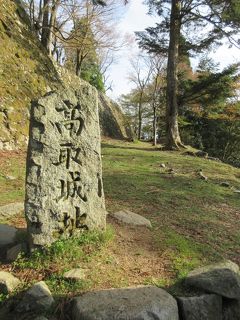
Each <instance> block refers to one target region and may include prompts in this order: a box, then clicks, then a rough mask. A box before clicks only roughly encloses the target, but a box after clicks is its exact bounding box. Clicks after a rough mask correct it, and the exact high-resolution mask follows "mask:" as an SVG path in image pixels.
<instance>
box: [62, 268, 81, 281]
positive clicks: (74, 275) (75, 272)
mask: <svg viewBox="0 0 240 320" xmlns="http://www.w3.org/2000/svg"><path fill="white" fill-rule="evenodd" d="M63 278H66V279H69V280H75V281H77V280H83V279H85V272H84V270H83V269H80V268H76V269H72V270H69V271H67V272H65V273H64V275H63Z"/></svg>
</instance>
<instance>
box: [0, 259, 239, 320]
mask: <svg viewBox="0 0 240 320" xmlns="http://www.w3.org/2000/svg"><path fill="white" fill-rule="evenodd" d="M70 271H71V270H70ZM70 271H69V272H70ZM75 271H76V270H74V272H75ZM80 278H81V277H80ZM75 281H78V280H77V278H76V279H75ZM19 286H21V282H20V280H18V279H17V278H16V277H14V276H13V275H12V274H10V273H8V272H0V293H4V294H6V293H7V292H8V293H11V292H13V291H14V290H16V288H18V287H19ZM183 286H184V288H185V289H186V292H188V293H189V292H194V294H192V295H191V296H189V294H188V296H181V297H179V296H172V295H171V294H169V293H168V292H167V291H166V290H164V289H160V288H157V287H155V286H139V287H129V288H121V289H109V290H100V291H93V292H87V293H85V294H83V295H81V296H79V297H75V298H73V299H72V300H71V301H70V303H68V305H67V307H66V311H65V314H66V319H72V320H83V319H84V320H85V319H86V320H113V319H114V320H125V319H126V320H130V319H131V320H180V319H181V320H239V319H240V276H239V267H238V266H237V265H236V264H235V263H233V262H231V261H226V262H223V263H219V264H215V265H210V266H207V267H204V268H199V269H195V270H193V271H192V272H190V273H189V275H188V276H187V277H186V279H185V280H184V281H183ZM19 296H20V298H19ZM19 296H18V299H17V301H13V303H12V305H11V306H10V307H9V310H7V309H6V307H5V310H4V311H5V313H4V319H33V320H37V319H45V320H47V319H55V318H52V317H48V316H47V314H48V310H50V309H51V308H52V307H53V306H54V304H55V303H56V301H55V298H54V297H53V296H52V294H51V292H50V290H49V288H48V287H47V285H46V283H45V282H44V281H40V282H38V283H35V284H34V285H33V286H32V287H31V288H30V289H28V290H27V291H26V292H23V293H21V294H20V295H19ZM63 310H64V309H63ZM2 314H3V312H2V310H1V309H0V317H1V315H2ZM1 319H2V318H1Z"/></svg>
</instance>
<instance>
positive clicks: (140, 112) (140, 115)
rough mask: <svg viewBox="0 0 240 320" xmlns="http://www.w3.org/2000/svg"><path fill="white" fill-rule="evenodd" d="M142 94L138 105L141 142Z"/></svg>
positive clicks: (139, 137) (139, 138)
mask: <svg viewBox="0 0 240 320" xmlns="http://www.w3.org/2000/svg"><path fill="white" fill-rule="evenodd" d="M142 95H143V94H142V92H141V94H140V99H139V104H138V140H141V133H142Z"/></svg>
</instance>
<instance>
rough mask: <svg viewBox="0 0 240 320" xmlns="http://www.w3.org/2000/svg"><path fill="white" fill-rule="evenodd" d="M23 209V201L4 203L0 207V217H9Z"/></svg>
mask: <svg viewBox="0 0 240 320" xmlns="http://www.w3.org/2000/svg"><path fill="white" fill-rule="evenodd" d="M23 210H24V203H23V202H16V203H10V204H6V205H5V206H1V207H0V217H10V216H13V215H15V214H17V213H19V212H21V211H23Z"/></svg>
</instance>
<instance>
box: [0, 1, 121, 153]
mask: <svg viewBox="0 0 240 320" xmlns="http://www.w3.org/2000/svg"><path fill="white" fill-rule="evenodd" d="M0 44H1V48H0V149H5V150H7V149H9V150H11V149H17V148H19V147H22V146H23V147H24V146H26V142H27V137H28V120H29V119H28V118H29V107H30V101H31V100H34V99H37V98H39V97H40V96H42V95H44V94H45V93H47V92H48V91H51V90H55V89H57V88H61V87H63V86H65V87H66V86H69V85H70V86H71V87H72V86H79V85H81V81H82V80H80V79H79V78H78V77H76V76H74V75H72V74H71V73H69V72H67V71H64V69H63V68H61V67H58V66H56V65H55V64H54V62H53V61H51V59H49V58H48V57H47V54H46V52H45V50H44V49H43V48H42V46H41V44H40V42H39V41H38V40H37V39H36V37H35V35H34V34H33V33H32V31H31V30H30V23H29V20H28V16H27V14H26V12H25V11H24V10H23V8H22V7H21V4H20V2H19V0H0ZM112 108H114V107H112ZM119 114H120V112H118V115H119ZM111 116H112V117H114V116H115V114H113V113H112V115H111ZM123 117H124V116H123V115H122V114H120V115H119V118H120V120H119V121H120V122H121V121H122V122H123V120H121V119H123ZM112 121H113V122H115V128H113V129H114V131H118V129H119V126H120V127H121V126H122V124H121V123H118V120H117V119H113V120H112ZM105 126H108V122H105V124H104V125H103V126H102V128H103V132H105V131H108V129H107V128H105ZM122 131H124V129H122ZM123 137H125V136H122V137H119V136H118V138H123Z"/></svg>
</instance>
